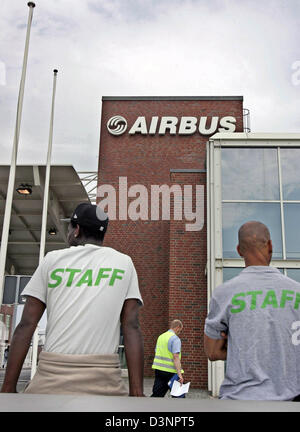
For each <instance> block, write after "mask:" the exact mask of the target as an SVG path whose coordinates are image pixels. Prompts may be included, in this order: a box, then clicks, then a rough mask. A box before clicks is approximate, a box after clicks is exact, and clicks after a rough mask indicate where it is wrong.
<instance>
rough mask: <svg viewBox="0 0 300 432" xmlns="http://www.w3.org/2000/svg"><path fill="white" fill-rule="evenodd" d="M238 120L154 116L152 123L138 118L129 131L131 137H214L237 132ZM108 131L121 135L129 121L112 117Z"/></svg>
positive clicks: (226, 117)
mask: <svg viewBox="0 0 300 432" xmlns="http://www.w3.org/2000/svg"><path fill="white" fill-rule="evenodd" d="M235 128H236V118H235V117H232V116H225V117H221V118H219V117H218V116H213V117H211V118H210V117H206V116H203V117H200V118H198V117H187V116H184V117H181V118H178V117H173V116H166V117H158V116H153V117H152V118H151V121H150V122H147V121H146V118H145V117H144V116H140V117H138V118H137V119H136V120H135V122H134V123H133V125H132V126H131V128H130V129H129V131H128V134H129V135H136V134H141V135H155V134H158V135H165V134H166V133H169V134H170V135H176V134H178V135H192V134H194V133H195V132H199V133H200V134H201V135H212V134H214V133H216V132H235ZM107 129H108V131H109V133H111V134H112V135H121V134H123V133H124V132H125V131H126V130H127V121H126V119H125V118H124V117H122V116H114V117H111V118H110V119H109V120H108V122H107Z"/></svg>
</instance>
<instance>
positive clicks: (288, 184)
mask: <svg viewBox="0 0 300 432" xmlns="http://www.w3.org/2000/svg"><path fill="white" fill-rule="evenodd" d="M280 159H281V171H282V192H283V199H284V200H300V182H299V165H300V149H299V148H297V149H280Z"/></svg>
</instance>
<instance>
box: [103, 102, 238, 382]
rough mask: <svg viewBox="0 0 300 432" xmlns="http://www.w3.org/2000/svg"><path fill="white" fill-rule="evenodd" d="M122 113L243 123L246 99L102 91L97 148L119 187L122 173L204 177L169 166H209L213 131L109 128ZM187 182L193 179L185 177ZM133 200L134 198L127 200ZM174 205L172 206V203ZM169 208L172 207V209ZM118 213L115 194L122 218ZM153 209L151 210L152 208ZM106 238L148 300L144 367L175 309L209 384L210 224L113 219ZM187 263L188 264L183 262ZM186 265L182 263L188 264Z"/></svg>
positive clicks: (152, 179) (144, 177) (197, 376)
mask: <svg viewBox="0 0 300 432" xmlns="http://www.w3.org/2000/svg"><path fill="white" fill-rule="evenodd" d="M114 115H122V116H123V117H125V118H126V120H127V122H128V127H130V126H131V125H132V124H133V123H134V121H135V120H136V118H137V117H138V116H145V117H146V121H147V124H148V125H149V123H150V120H151V117H152V116H159V117H161V116H176V117H182V116H194V117H197V118H199V117H200V116H208V117H212V116H219V117H223V116H229V115H231V116H234V117H236V119H237V123H236V131H237V132H241V131H243V118H242V100H241V99H240V100H222V99H221V100H209V99H207V100H182V99H181V100H173V99H170V100H149V99H148V100H140V99H138V98H136V99H135V100H121V99H120V100H118V99H116V100H111V99H110V98H103V102H102V119H101V133H100V152H99V173H98V183H99V185H104V184H109V185H112V186H114V187H115V189H116V190H117V191H118V184H119V177H122V176H124V177H127V181H128V188H129V187H130V186H131V185H134V184H142V185H144V186H146V188H147V190H148V192H149V201H148V202H149V209H150V204H151V203H150V187H151V185H162V184H166V185H170V186H171V185H173V184H182V185H183V184H190V185H195V184H196V183H197V184H202V185H205V182H206V177H205V174H204V173H196V174H194V173H188V174H184V173H170V169H181V170H182V169H200V170H203V169H205V159H206V142H207V140H208V137H207V136H202V135H200V134H199V133H198V132H195V133H194V134H193V135H182V136H181V135H174V136H172V135H170V134H169V133H168V132H166V134H165V135H158V134H157V133H156V134H155V135H141V134H136V135H133V136H130V135H129V134H128V133H127V132H128V130H127V132H125V133H124V134H123V135H120V136H113V135H111V134H109V132H108V130H107V127H106V124H107V122H108V120H109V119H110V118H111V117H112V116H114ZM185 182H187V183H185ZM128 201H129V202H130V199H129V200H128ZM172 208H173V207H172ZM172 208H171V210H172ZM118 214H119V208H118V194H117V219H118ZM149 214H150V212H149ZM105 245H107V246H111V247H114V248H116V249H117V250H119V251H121V252H124V253H127V254H129V255H130V256H131V257H132V259H133V262H134V264H135V266H136V269H137V272H138V276H139V284H140V290H141V293H142V296H143V300H144V307H143V308H142V310H141V314H140V317H141V319H140V321H141V326H142V331H143V335H144V343H145V375H146V376H153V373H152V369H151V364H152V361H153V355H154V348H155V342H156V339H157V337H158V336H159V334H160V333H162V332H164V331H165V330H167V329H168V325H169V321H170V320H171V319H173V318H174V317H178V318H180V319H182V321H183V322H184V332H183V334H182V342H183V347H182V349H183V357H182V359H183V364H184V369H185V373H186V378H187V379H189V380H191V385H192V386H193V387H198V388H207V360H206V358H205V356H204V353H203V344H202V339H203V324H204V319H205V316H206V311H207V304H206V301H207V300H206V279H205V275H204V269H205V265H206V225H205V226H204V228H203V229H202V230H201V231H200V232H186V231H185V230H184V221H174V220H171V221H168V220H158V221H151V220H137V221H132V220H130V219H128V220H116V221H110V225H109V230H108V232H107V234H106V238H105ZM183 265H184V269H183V267H182V266H183ZM183 270H184V271H183Z"/></svg>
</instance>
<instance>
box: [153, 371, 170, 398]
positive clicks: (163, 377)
mask: <svg viewBox="0 0 300 432" xmlns="http://www.w3.org/2000/svg"><path fill="white" fill-rule="evenodd" d="M154 370H155V380H154V384H153V389H152V395H151V397H164V396H165V395H166V393H167V391H168V390H170V387H169V385H168V382H169V381H170V379H171V378H172V376H173V375H174V373H173V372H166V371H161V370H158V369H154Z"/></svg>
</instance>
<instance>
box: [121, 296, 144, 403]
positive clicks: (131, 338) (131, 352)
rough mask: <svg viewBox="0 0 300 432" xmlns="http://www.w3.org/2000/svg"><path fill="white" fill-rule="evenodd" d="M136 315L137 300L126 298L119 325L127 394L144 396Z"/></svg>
mask: <svg viewBox="0 0 300 432" xmlns="http://www.w3.org/2000/svg"><path fill="white" fill-rule="evenodd" d="M138 315H139V304H138V301H137V300H136V299H128V300H126V301H125V303H124V306H123V309H122V313H121V325H122V332H123V336H124V347H125V355H126V361H127V367H128V377H129V396H144V391H143V388H144V382H143V381H144V344H143V338H142V333H141V329H140V325H139V319H138Z"/></svg>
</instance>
